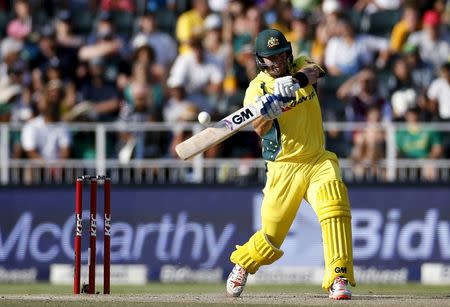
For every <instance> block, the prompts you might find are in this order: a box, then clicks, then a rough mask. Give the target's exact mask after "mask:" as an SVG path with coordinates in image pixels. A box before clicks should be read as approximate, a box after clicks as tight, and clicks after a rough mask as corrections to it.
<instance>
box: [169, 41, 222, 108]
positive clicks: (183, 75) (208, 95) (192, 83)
mask: <svg viewBox="0 0 450 307" xmlns="http://www.w3.org/2000/svg"><path fill="white" fill-rule="evenodd" d="M190 46H191V50H192V51H191V52H189V53H187V54H181V55H179V56H178V57H177V59H176V60H175V63H174V64H173V66H172V69H171V71H170V74H169V79H168V80H167V83H168V85H169V87H180V86H184V87H185V89H186V94H187V99H188V100H189V101H192V102H194V103H195V104H196V106H197V107H198V108H199V109H200V110H201V111H208V112H210V113H211V112H213V111H214V101H211V99H213V98H214V96H216V97H217V95H219V94H220V93H221V90H222V82H223V79H224V75H223V72H222V69H221V67H220V66H218V65H217V63H216V62H215V61H214V60H213V59H212V58H211V57H210V56H209V55H208V54H207V53H206V52H205V50H204V48H203V46H202V40H201V39H200V38H194V39H192V40H191V43H190Z"/></svg>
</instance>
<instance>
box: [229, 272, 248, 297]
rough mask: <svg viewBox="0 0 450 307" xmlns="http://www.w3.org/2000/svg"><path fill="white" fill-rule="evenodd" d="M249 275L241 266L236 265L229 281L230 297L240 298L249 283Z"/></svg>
mask: <svg viewBox="0 0 450 307" xmlns="http://www.w3.org/2000/svg"><path fill="white" fill-rule="evenodd" d="M247 276H248V273H247V271H245V270H244V269H243V268H241V267H240V266H239V265H237V264H236V265H235V266H234V268H233V270H232V271H231V273H230V275H228V279H227V293H228V295H230V296H234V297H238V296H239V295H241V293H242V291H244V287H245V284H246V283H247Z"/></svg>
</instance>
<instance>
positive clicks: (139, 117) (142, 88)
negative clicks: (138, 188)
mask: <svg viewBox="0 0 450 307" xmlns="http://www.w3.org/2000/svg"><path fill="white" fill-rule="evenodd" d="M125 90H126V91H125V93H124V98H125V99H124V102H123V106H122V108H121V112H120V115H119V118H120V121H121V122H122V123H130V124H132V123H145V122H154V121H155V120H156V116H155V114H154V113H155V111H154V106H153V103H152V101H151V96H150V94H151V92H150V89H149V87H148V84H146V83H142V82H139V81H137V80H133V81H132V82H131V83H130V84H129V86H128V87H127V88H126V89H125ZM145 137H146V133H145V131H135V132H120V133H119V148H120V150H119V154H118V156H119V160H120V161H121V162H122V163H126V162H128V161H129V160H130V158H131V157H132V156H133V152H134V158H136V159H144V158H145V157H157V156H161V150H162V146H161V145H162V144H159V143H158V142H156V140H155V139H153V140H152V142H151V144H150V146H151V153H148V151H147V150H146V147H145Z"/></svg>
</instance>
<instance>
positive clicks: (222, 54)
mask: <svg viewBox="0 0 450 307" xmlns="http://www.w3.org/2000/svg"><path fill="white" fill-rule="evenodd" d="M203 42H204V47H205V51H206V52H207V53H208V54H210V55H211V57H212V58H213V60H214V61H216V62H217V65H219V66H220V67H221V69H222V72H223V73H224V74H225V72H226V71H228V70H229V67H230V66H231V63H232V57H233V54H232V50H231V46H229V44H227V43H225V42H224V41H223V39H222V19H221V18H220V16H219V15H217V14H210V15H208V16H207V17H206V19H205V37H204V39H203Z"/></svg>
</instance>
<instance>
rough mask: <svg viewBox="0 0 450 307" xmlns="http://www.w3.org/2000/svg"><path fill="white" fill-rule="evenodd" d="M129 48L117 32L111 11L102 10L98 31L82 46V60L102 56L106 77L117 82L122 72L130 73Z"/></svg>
mask: <svg viewBox="0 0 450 307" xmlns="http://www.w3.org/2000/svg"><path fill="white" fill-rule="evenodd" d="M127 56H128V50H127V48H126V44H125V43H124V41H123V39H122V38H120V37H119V36H118V35H116V33H115V25H114V23H113V18H112V15H111V14H110V13H109V12H105V11H103V12H101V13H100V15H99V21H98V24H97V26H96V31H95V33H93V34H92V35H90V37H88V45H85V46H83V47H81V48H80V50H79V53H78V57H79V59H80V60H81V61H90V60H94V59H98V58H102V61H103V65H104V66H105V79H106V80H108V81H109V82H115V81H116V79H117V78H118V76H119V74H120V73H122V72H123V73H129V64H128V63H126V61H125V59H126V58H127Z"/></svg>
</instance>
